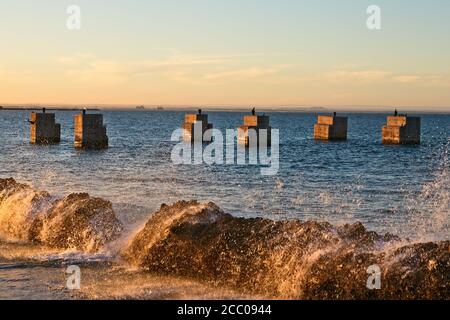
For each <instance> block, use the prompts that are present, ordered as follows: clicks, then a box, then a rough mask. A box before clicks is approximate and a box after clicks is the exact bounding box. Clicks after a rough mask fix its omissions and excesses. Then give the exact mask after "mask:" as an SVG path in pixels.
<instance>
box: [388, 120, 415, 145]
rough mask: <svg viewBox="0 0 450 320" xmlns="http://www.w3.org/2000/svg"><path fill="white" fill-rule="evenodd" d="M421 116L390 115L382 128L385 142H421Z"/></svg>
mask: <svg viewBox="0 0 450 320" xmlns="http://www.w3.org/2000/svg"><path fill="white" fill-rule="evenodd" d="M420 127H421V119H420V117H408V116H390V117H388V118H387V124H386V125H385V126H384V127H383V129H382V140H383V144H420V130H421V129H420Z"/></svg>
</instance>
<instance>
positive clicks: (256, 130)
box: [238, 114, 272, 147]
mask: <svg viewBox="0 0 450 320" xmlns="http://www.w3.org/2000/svg"><path fill="white" fill-rule="evenodd" d="M261 130H266V133H267V135H266V136H263V135H261ZM252 135H254V138H255V141H254V143H255V144H256V145H257V146H259V144H260V143H262V144H264V143H265V144H266V146H270V145H271V136H272V132H271V127H270V118H269V116H258V115H256V114H252V115H250V116H245V117H244V125H243V126H240V127H239V129H238V143H239V144H242V145H245V146H246V147H249V146H250V143H251V138H252ZM261 139H264V140H265V141H262V140H261Z"/></svg>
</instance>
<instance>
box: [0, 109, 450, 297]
mask: <svg viewBox="0 0 450 320" xmlns="http://www.w3.org/2000/svg"><path fill="white" fill-rule="evenodd" d="M205 112H207V113H208V115H209V121H210V122H211V123H213V125H214V128H216V129H219V130H221V131H222V132H224V133H225V130H226V129H233V128H237V127H238V126H239V125H241V124H242V121H243V120H242V118H243V116H244V115H245V114H244V113H240V112H208V111H205ZM102 113H103V114H104V121H105V123H106V125H107V131H108V136H109V148H108V149H106V150H76V149H75V148H73V116H74V115H75V112H72V111H56V119H57V122H59V123H61V126H62V132H61V138H62V141H61V143H60V144H58V145H52V146H34V145H30V144H29V124H28V122H27V119H28V118H29V112H27V111H7V110H0V178H9V177H13V178H14V179H16V180H17V181H18V182H21V183H27V184H29V185H32V186H33V187H34V188H36V189H38V190H45V191H48V192H50V194H52V195H54V196H57V197H64V196H66V195H68V194H70V193H73V192H88V193H89V194H90V195H91V196H95V197H101V198H104V199H106V200H109V201H111V202H112V203H113V205H114V210H115V211H116V213H117V215H118V217H119V218H120V219H121V220H122V221H123V222H124V223H125V225H128V226H134V225H139V224H140V223H142V222H144V221H146V220H147V219H148V217H149V216H150V214H151V213H152V212H154V211H156V210H157V209H158V208H159V207H160V205H161V204H162V203H167V204H170V203H173V202H176V201H178V200H181V199H185V200H190V199H197V200H199V201H213V202H215V203H216V204H217V205H218V206H219V207H221V208H222V209H223V210H224V211H225V212H227V213H230V214H232V215H234V216H242V217H263V218H269V219H273V220H290V219H299V220H302V221H307V220H324V221H328V222H330V223H332V224H336V225H341V224H344V223H354V222H356V221H359V222H362V223H363V225H364V226H365V227H366V228H367V229H369V230H373V231H376V232H379V233H392V234H395V235H399V236H401V237H405V238H408V239H412V240H417V241H439V240H448V239H449V231H450V226H449V221H450V217H449V216H450V215H449V212H450V209H449V199H450V193H449V192H450V173H449V170H450V162H449V160H450V154H449V152H450V114H418V116H420V117H421V118H422V143H421V145H418V146H384V145H382V144H381V128H382V126H383V125H384V124H385V122H386V116H387V114H383V113H349V114H345V115H347V116H348V117H349V130H348V140H347V141H345V142H318V141H314V139H313V125H314V123H315V121H316V115H315V114H312V113H287V112H274V113H270V112H269V113H267V114H268V115H270V122H271V126H272V128H274V129H279V132H280V168H279V171H278V174H277V175H274V176H262V175H261V172H260V166H256V165H211V166H209V165H175V164H173V163H172V161H171V152H172V148H173V147H174V145H175V144H176V142H172V141H171V135H172V132H173V131H174V130H175V129H177V128H179V127H180V126H181V123H182V122H183V119H184V112H175V111H102ZM343 115H344V114H343ZM0 210H1V209H0ZM0 214H1V212H0ZM74 261H75V262H77V261H78V262H79V263H83V264H85V265H86V270H88V271H87V273H88V274H89V277H90V278H89V279H91V280H90V281H91V287H90V289H89V290H88V291H89V294H87V295H85V296H84V295H82V298H85V297H86V298H105V297H106V298H126V297H141V296H142V297H144V298H156V299H157V298H224V297H234V298H236V297H239V293H234V292H223V291H220V292H218V291H214V290H209V289H205V287H204V285H203V284H198V283H195V284H193V283H192V282H190V281H188V280H185V279H160V278H159V279H158V280H157V281H155V279H153V280H149V281H147V282H146V283H148V285H147V287H144V288H143V287H142V286H137V285H136V287H133V288H129V289H127V290H125V291H123V292H116V291H117V290H118V289H117V287H118V286H119V287H120V285H121V284H125V283H126V284H127V285H129V286H132V284H130V283H136V284H137V283H142V282H145V281H143V280H142V278H148V277H152V276H151V275H147V274H141V273H140V272H139V271H136V270H124V269H123V267H121V266H111V265H110V263H111V262H110V260H109V258H108V257H98V256H94V257H92V256H88V257H86V256H83V255H81V256H80V255H79V254H78V253H76V252H69V253H67V252H65V253H64V254H61V253H55V252H52V251H51V250H50V249H49V250H44V249H42V248H35V247H34V246H30V245H28V244H20V243H10V242H0V298H46V299H58V298H71V297H72V296H73V294H72V293H70V292H67V290H65V289H64V285H65V284H64V279H65V278H64V277H65V274H64V267H65V266H66V265H68V264H71V263H73V262H74ZM111 268H117V269H116V270H118V271H117V272H116V273H114V274H115V279H106V278H108V276H109V274H110V273H111V272H110V270H111ZM130 279H134V280H133V281H134V282H133V281H131V280H130ZM99 283H100V284H101V285H100V284H99ZM150 283H151V284H152V285H150ZM96 284H97V285H96ZM105 288H109V290H110V291H111V294H110V295H109V296H104V293H105V290H106V291H107V292H110V291H108V289H105ZM112 291H114V292H112Z"/></svg>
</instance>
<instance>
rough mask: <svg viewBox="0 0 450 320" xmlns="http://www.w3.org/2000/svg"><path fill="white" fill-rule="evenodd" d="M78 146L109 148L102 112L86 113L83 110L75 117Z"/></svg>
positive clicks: (75, 142) (76, 142)
mask: <svg viewBox="0 0 450 320" xmlns="http://www.w3.org/2000/svg"><path fill="white" fill-rule="evenodd" d="M74 120H75V141H74V145H75V147H76V148H95V149H101V148H107V147H108V136H107V135H106V126H104V125H103V115H102V114H86V112H85V111H83V112H82V113H80V114H77V115H76V116H75V117H74Z"/></svg>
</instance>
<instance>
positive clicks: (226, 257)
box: [0, 179, 450, 299]
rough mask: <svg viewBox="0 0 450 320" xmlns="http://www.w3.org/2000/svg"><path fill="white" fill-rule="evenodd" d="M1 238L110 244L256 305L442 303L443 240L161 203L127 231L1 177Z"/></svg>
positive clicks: (103, 206) (87, 247)
mask: <svg viewBox="0 0 450 320" xmlns="http://www.w3.org/2000/svg"><path fill="white" fill-rule="evenodd" d="M447 236H448V233H447ZM0 239H2V240H4V241H5V240H6V241H18V242H26V243H32V244H33V245H37V246H45V247H48V248H52V250H54V251H55V252H58V250H60V251H61V252H66V254H68V253H67V252H72V251H73V250H75V251H80V252H86V253H101V252H102V251H104V250H109V248H110V246H114V244H115V245H118V246H119V248H118V249H115V251H114V253H113V254H114V255H115V258H116V259H121V261H123V263H125V265H126V266H129V267H137V268H138V269H140V270H143V271H147V272H149V274H152V275H155V276H162V277H164V276H170V277H172V276H173V277H176V278H178V279H186V280H188V279H191V280H196V281H200V282H204V283H207V284H208V285H212V286H220V287H226V288H230V289H231V290H236V291H238V292H240V293H242V294H251V295H258V296H264V297H273V298H291V299H436V298H437V299H449V298H450V297H449V295H448V292H449V288H450V241H448V240H447V239H446V238H445V237H444V238H442V239H440V241H434V242H422V243H421V242H417V241H414V242H413V241H408V240H404V239H400V238H399V237H397V236H394V235H391V234H385V235H379V234H377V233H375V232H371V231H368V230H366V228H365V227H364V226H363V225H362V224H361V223H354V224H346V225H343V226H333V225H331V224H330V223H328V222H316V221H307V222H301V221H298V220H289V221H272V220H268V219H263V218H253V219H246V218H237V217H234V216H232V215H230V214H227V213H225V212H224V211H222V210H221V209H220V208H219V207H218V206H217V205H215V204H214V203H199V202H196V201H180V202H177V203H175V204H173V205H165V204H164V205H162V206H161V208H160V210H159V211H157V212H156V213H154V214H152V215H151V216H150V218H149V220H148V221H147V223H146V224H145V225H144V226H143V227H142V228H139V230H138V231H136V230H135V231H134V232H132V230H125V229H124V226H123V224H122V223H121V222H120V221H119V219H118V218H117V216H116V214H115V212H114V210H113V208H112V205H111V203H110V202H108V201H105V200H103V199H99V198H92V197H90V196H89V195H88V194H71V195H69V196H67V197H65V198H63V199H55V198H53V197H52V196H51V195H49V194H48V193H46V192H40V191H36V190H34V189H33V188H32V187H30V186H27V185H23V184H20V183H17V182H16V181H14V180H13V179H0ZM443 239H444V240H443ZM48 254H52V253H48ZM47 256H49V255H47ZM373 265H377V266H379V268H380V270H381V289H380V290H368V289H367V287H366V285H367V279H368V277H369V275H368V271H367V270H368V268H369V267H370V266H373Z"/></svg>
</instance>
